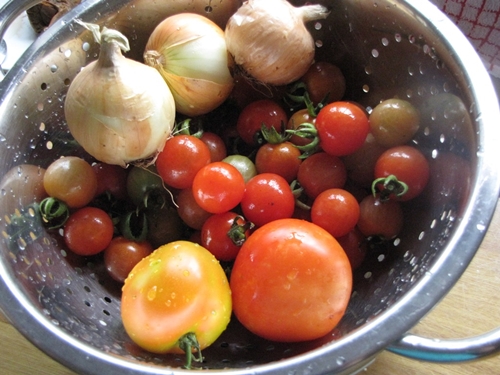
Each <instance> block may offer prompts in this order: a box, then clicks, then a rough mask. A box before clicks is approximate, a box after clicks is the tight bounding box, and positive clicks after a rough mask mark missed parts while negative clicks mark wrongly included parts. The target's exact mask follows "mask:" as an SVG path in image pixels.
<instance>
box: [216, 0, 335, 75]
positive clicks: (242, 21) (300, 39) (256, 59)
mask: <svg viewBox="0 0 500 375" xmlns="http://www.w3.org/2000/svg"><path fill="white" fill-rule="evenodd" d="M328 14H329V11H328V10H327V8H326V7H324V6H322V5H304V6H301V7H294V6H292V5H291V4H290V3H289V2H288V1H286V0H248V1H246V2H245V3H244V4H243V5H242V6H241V7H240V8H239V9H238V11H237V12H236V13H235V14H233V15H232V16H231V18H230V19H229V21H228V23H227V25H226V29H225V35H226V44H227V49H228V51H229V52H230V53H231V55H232V56H233V57H234V61H235V63H236V64H237V65H239V66H240V67H241V68H243V70H244V71H246V72H247V73H248V74H249V75H250V76H252V77H254V78H255V79H256V80H258V81H260V82H263V83H267V84H272V85H285V84H288V83H291V82H293V81H295V80H297V79H299V78H300V77H302V75H304V73H305V72H306V71H307V69H308V68H309V66H310V65H311V63H312V62H313V60H314V54H315V44H314V40H313V38H312V36H311V34H310V33H309V31H308V30H307V28H306V26H305V23H306V22H309V21H313V20H318V19H324V18H326V17H327V16H328Z"/></svg>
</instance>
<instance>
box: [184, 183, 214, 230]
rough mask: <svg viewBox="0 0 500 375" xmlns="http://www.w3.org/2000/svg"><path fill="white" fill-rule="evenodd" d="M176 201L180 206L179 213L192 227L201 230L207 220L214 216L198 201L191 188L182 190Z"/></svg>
mask: <svg viewBox="0 0 500 375" xmlns="http://www.w3.org/2000/svg"><path fill="white" fill-rule="evenodd" d="M176 201H177V204H178V206H179V207H177V214H178V215H179V217H180V218H181V219H182V221H183V222H184V223H185V224H186V225H187V226H188V227H190V228H192V229H196V230H200V229H201V227H202V226H203V223H204V222H205V220H207V219H208V218H209V217H210V216H212V214H211V213H210V212H208V211H206V210H204V209H203V208H202V207H200V205H199V204H198V202H196V199H195V198H194V195H193V190H192V189H191V188H188V189H183V190H181V191H180V192H179V194H178V195H177V200H176Z"/></svg>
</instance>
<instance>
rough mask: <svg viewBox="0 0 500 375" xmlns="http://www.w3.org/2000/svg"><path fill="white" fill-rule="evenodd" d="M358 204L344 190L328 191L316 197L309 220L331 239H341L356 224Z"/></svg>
mask: <svg viewBox="0 0 500 375" xmlns="http://www.w3.org/2000/svg"><path fill="white" fill-rule="evenodd" d="M358 219H359V203H358V201H357V200H356V198H355V197H354V196H353V195H352V194H351V193H349V192H348V191H347V190H344V189H328V190H325V191H324V192H322V193H321V194H320V195H318V196H317V197H316V199H315V200H314V203H313V205H312V207H311V220H312V222H313V223H314V224H317V225H319V226H320V227H321V228H323V229H325V230H326V231H328V233H330V234H331V235H332V236H333V237H335V238H337V237H342V236H345V235H346V234H347V233H349V232H350V231H351V230H352V229H353V228H354V227H355V226H356V224H357V223H358Z"/></svg>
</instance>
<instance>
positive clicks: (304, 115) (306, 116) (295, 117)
mask: <svg viewBox="0 0 500 375" xmlns="http://www.w3.org/2000/svg"><path fill="white" fill-rule="evenodd" d="M304 123H309V124H313V125H314V124H315V123H316V117H314V116H312V115H311V114H310V112H309V109H308V108H303V109H299V110H298V111H297V112H294V113H293V114H292V115H291V116H290V118H289V119H288V123H287V125H286V128H287V129H290V130H296V129H297V128H298V127H299V126H300V125H301V124H304ZM311 141H312V139H310V138H306V137H300V136H298V135H296V134H293V135H292V136H291V137H290V142H292V143H293V144H294V145H296V146H304V145H307V144H309V143H311Z"/></svg>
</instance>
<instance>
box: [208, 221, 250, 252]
mask: <svg viewBox="0 0 500 375" xmlns="http://www.w3.org/2000/svg"><path fill="white" fill-rule="evenodd" d="M249 235H250V225H249V223H247V222H246V220H245V219H244V218H243V217H242V216H240V215H238V214H237V213H235V212H231V211H228V212H224V213H222V214H216V215H212V216H211V217H209V218H208V219H207V220H206V221H205V224H203V227H202V228H201V245H202V246H203V247H205V248H206V249H208V251H210V252H211V253H212V254H213V255H214V256H215V257H216V258H217V259H218V260H220V261H232V260H234V258H236V255H237V254H238V252H239V251H240V248H241V245H243V243H244V242H245V241H246V238H247V237H248V236H249Z"/></svg>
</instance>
